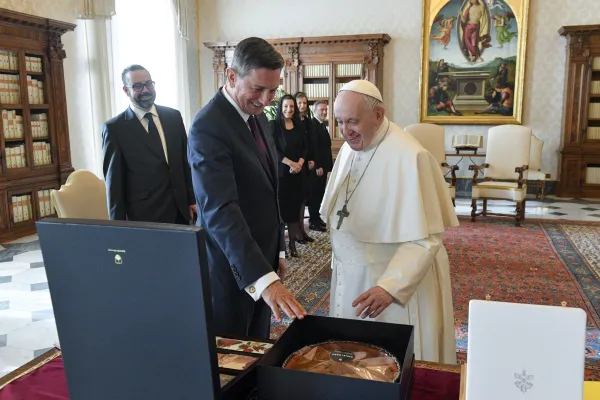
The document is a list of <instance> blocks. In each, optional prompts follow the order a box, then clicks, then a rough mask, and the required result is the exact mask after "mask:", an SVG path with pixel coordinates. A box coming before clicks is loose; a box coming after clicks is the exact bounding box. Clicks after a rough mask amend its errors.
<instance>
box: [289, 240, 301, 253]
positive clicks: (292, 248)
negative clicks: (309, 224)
mask: <svg viewBox="0 0 600 400" xmlns="http://www.w3.org/2000/svg"><path fill="white" fill-rule="evenodd" d="M290 255H291V256H292V257H299V256H298V250H296V241H295V240H290Z"/></svg>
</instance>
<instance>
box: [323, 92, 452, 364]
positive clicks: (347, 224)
mask: <svg viewBox="0 0 600 400" xmlns="http://www.w3.org/2000/svg"><path fill="white" fill-rule="evenodd" d="M334 111H335V118H336V121H337V124H338V127H339V128H340V130H341V132H342V134H343V136H344V138H345V141H346V143H344V145H343V146H342V148H341V149H340V152H339V154H338V156H337V159H336V162H335V166H334V168H333V171H332V172H331V176H330V179H329V183H328V185H327V189H326V192H325V196H324V198H323V203H322V205H321V214H322V215H325V216H327V220H328V222H329V226H330V227H331V229H330V231H331V246H332V249H333V257H332V268H333V278H332V280H331V305H330V306H331V308H330V316H332V317H339V318H367V317H368V318H372V319H374V320H375V321H379V322H389V323H398V324H406V325H414V326H415V338H414V339H415V342H414V345H415V357H416V358H417V359H419V360H426V361H434V362H441V363H449V364H452V363H456V344H455V340H454V315H453V309H452V293H451V286H450V268H449V264H448V255H447V253H446V250H445V248H444V246H443V245H442V234H443V232H444V228H445V227H448V226H458V220H457V218H456V214H455V212H454V207H453V206H452V201H451V199H450V197H449V195H448V191H447V184H446V182H445V180H444V177H443V175H442V172H441V170H440V167H439V166H438V164H437V162H436V160H435V158H434V157H433V156H432V155H431V154H430V153H429V152H428V151H427V150H425V149H424V148H423V147H422V146H421V145H420V144H419V143H418V142H417V140H416V139H414V138H413V137H412V136H411V135H410V134H408V133H407V132H406V131H404V130H403V129H402V128H400V127H399V126H398V125H396V124H394V123H393V122H391V121H390V120H388V119H387V118H386V117H385V109H384V107H383V101H382V97H381V93H380V92H379V90H378V89H377V87H376V86H375V85H373V84H372V83H370V82H369V81H365V80H355V81H352V82H349V83H347V84H345V85H344V86H343V87H342V89H341V90H340V92H339V94H338V96H337V99H336V100H335V104H334Z"/></svg>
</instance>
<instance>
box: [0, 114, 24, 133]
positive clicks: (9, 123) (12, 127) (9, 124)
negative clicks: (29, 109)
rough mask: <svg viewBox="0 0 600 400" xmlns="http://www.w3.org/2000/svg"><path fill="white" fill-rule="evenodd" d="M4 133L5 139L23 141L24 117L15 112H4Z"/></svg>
mask: <svg viewBox="0 0 600 400" xmlns="http://www.w3.org/2000/svg"><path fill="white" fill-rule="evenodd" d="M2 133H3V134H4V138H5V139H23V137H24V136H25V129H24V127H23V117H22V116H21V115H17V112H16V111H15V110H2Z"/></svg>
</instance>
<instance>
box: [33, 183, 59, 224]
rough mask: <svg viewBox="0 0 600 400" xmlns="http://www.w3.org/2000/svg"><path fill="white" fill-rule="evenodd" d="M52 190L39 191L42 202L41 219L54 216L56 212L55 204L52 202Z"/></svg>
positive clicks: (39, 198)
mask: <svg viewBox="0 0 600 400" xmlns="http://www.w3.org/2000/svg"><path fill="white" fill-rule="evenodd" d="M51 191H52V190H48V189H46V190H38V192H37V193H38V200H39V202H40V204H39V206H40V217H42V218H44V217H47V216H49V215H54V214H56V212H55V211H54V204H52V201H51V200H50V192H51Z"/></svg>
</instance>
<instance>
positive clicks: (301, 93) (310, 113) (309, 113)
mask: <svg viewBox="0 0 600 400" xmlns="http://www.w3.org/2000/svg"><path fill="white" fill-rule="evenodd" d="M298 97H300V98H305V99H306V115H305V116H306V118H308V119H311V118H312V117H313V114H312V111H310V106H309V105H308V96H307V95H306V93H304V92H297V93H296V94H295V95H294V100H296V103H298ZM298 111H300V110H298ZM298 117H300V116H299V115H298Z"/></svg>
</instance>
